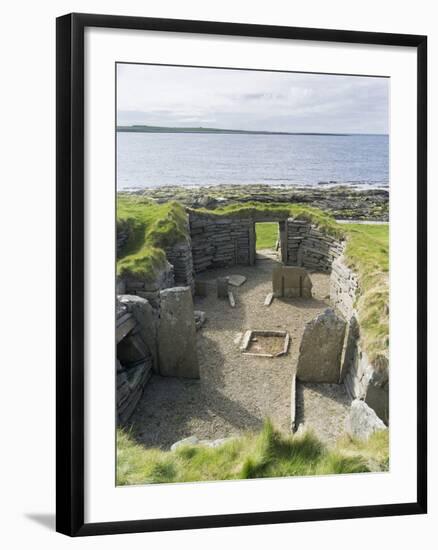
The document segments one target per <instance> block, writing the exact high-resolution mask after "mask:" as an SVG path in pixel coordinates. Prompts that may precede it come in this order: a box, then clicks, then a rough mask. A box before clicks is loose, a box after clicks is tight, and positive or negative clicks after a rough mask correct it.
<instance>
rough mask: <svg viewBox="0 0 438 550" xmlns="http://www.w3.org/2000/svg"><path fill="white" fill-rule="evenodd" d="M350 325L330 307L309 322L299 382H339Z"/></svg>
mask: <svg viewBox="0 0 438 550" xmlns="http://www.w3.org/2000/svg"><path fill="white" fill-rule="evenodd" d="M346 324H347V323H346V322H345V321H344V319H342V318H341V317H338V315H336V313H335V312H334V311H333V310H332V309H330V308H328V309H326V310H325V311H324V313H321V314H320V315H318V317H315V319H312V321H309V322H308V323H307V325H306V328H305V329H304V334H303V339H302V340H301V345H300V354H299V357H298V366H297V378H298V380H301V381H302V382H327V383H332V384H338V383H339V381H340V374H341V356H342V348H343V345H344V336H345V327H346Z"/></svg>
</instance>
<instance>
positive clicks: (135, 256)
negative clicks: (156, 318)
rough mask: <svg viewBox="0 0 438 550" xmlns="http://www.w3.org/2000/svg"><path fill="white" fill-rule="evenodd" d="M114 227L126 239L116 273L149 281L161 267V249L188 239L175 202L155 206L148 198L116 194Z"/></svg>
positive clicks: (182, 212)
mask: <svg viewBox="0 0 438 550" xmlns="http://www.w3.org/2000/svg"><path fill="white" fill-rule="evenodd" d="M117 224H118V227H120V228H123V229H125V230H127V231H128V234H129V238H128V241H127V243H126V244H125V246H124V248H123V250H122V254H121V256H120V258H119V259H118V261H117V273H118V274H119V275H122V276H123V275H127V276H130V277H137V278H142V279H151V278H153V277H154V275H155V273H156V272H157V271H158V270H159V269H160V268H161V267H162V266H163V265H164V263H165V261H166V254H165V252H164V249H165V248H166V247H168V246H171V245H172V244H175V243H177V242H179V241H182V240H184V239H186V238H187V236H188V227H187V214H186V212H185V210H184V208H183V207H182V206H181V205H180V204H179V203H177V202H174V201H172V202H167V203H163V204H158V203H156V202H154V201H151V200H150V199H146V198H144V197H138V196H132V195H131V196H129V195H123V194H119V195H118V197H117Z"/></svg>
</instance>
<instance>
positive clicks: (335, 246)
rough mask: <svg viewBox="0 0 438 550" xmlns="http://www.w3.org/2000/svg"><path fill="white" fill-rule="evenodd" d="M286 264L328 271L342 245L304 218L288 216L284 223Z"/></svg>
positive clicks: (340, 251) (339, 252)
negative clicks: (298, 218) (297, 218)
mask: <svg viewBox="0 0 438 550" xmlns="http://www.w3.org/2000/svg"><path fill="white" fill-rule="evenodd" d="M285 239H286V241H287V256H286V258H285V259H284V260H283V261H284V262H285V263H286V264H287V265H297V266H301V267H305V268H306V269H309V270H311V271H322V272H330V271H331V269H332V263H333V261H334V260H335V259H336V258H337V257H338V256H339V255H340V254H341V253H342V249H343V245H342V242H340V241H339V240H338V239H336V238H335V237H331V236H330V235H325V234H324V233H322V232H321V231H319V230H318V229H316V227H314V226H313V225H312V224H310V223H309V222H307V221H304V220H295V219H294V218H289V219H288V220H287V223H286V235H285Z"/></svg>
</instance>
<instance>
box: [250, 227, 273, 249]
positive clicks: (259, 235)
mask: <svg viewBox="0 0 438 550" xmlns="http://www.w3.org/2000/svg"><path fill="white" fill-rule="evenodd" d="M255 229H256V248H257V250H262V249H264V248H275V244H276V242H277V239H278V223H271V222H263V223H256V225H255Z"/></svg>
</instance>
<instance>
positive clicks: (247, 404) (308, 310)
mask: <svg viewBox="0 0 438 550" xmlns="http://www.w3.org/2000/svg"><path fill="white" fill-rule="evenodd" d="M275 265H276V262H275V259H273V257H272V253H271V254H265V255H262V256H258V260H257V264H256V266H255V267H249V266H236V267H235V268H227V269H216V270H209V271H207V272H204V273H202V274H201V276H200V277H199V278H202V279H204V280H207V281H210V287H209V292H208V296H207V297H205V298H198V297H196V298H195V309H198V310H202V311H205V313H206V315H207V321H206V323H205V325H204V326H203V328H202V329H201V330H200V331H198V333H197V334H198V336H197V339H198V342H197V343H198V354H199V359H200V370H201V378H200V380H182V379H175V378H162V377H159V376H153V377H152V379H151V381H150V382H149V383H148V385H147V387H146V390H145V393H144V395H143V397H142V399H141V401H140V404H139V406H138V407H137V410H136V412H135V414H134V416H133V419H132V423H133V427H134V434H135V436H136V438H137V440H138V441H139V442H141V443H143V444H144V445H145V446H148V447H149V446H155V447H161V448H163V449H167V448H169V447H170V445H171V444H172V443H174V442H175V441H178V440H179V439H182V438H185V437H188V436H190V435H196V436H197V437H198V438H199V439H217V438H222V437H229V436H232V435H238V434H239V433H241V432H243V431H247V430H258V429H259V428H260V427H261V426H262V423H263V419H264V418H266V417H269V418H271V420H272V421H273V422H274V424H275V425H276V426H277V427H278V428H280V429H281V430H283V431H285V432H289V430H290V387H291V379H292V374H293V372H294V370H295V368H296V361H297V357H298V349H299V344H300V341H301V336H302V332H303V330H304V325H305V323H306V322H307V321H309V320H310V319H313V318H314V317H315V316H316V315H318V314H319V313H320V312H321V311H323V310H324V309H325V308H326V307H327V305H328V294H329V277H328V276H327V275H323V274H319V273H318V274H311V279H312V282H313V295H314V297H313V298H312V299H306V298H295V299H287V300H286V299H274V301H273V302H272V304H271V305H270V306H269V307H266V306H264V300H265V297H266V295H267V294H268V293H269V292H271V291H272V283H271V273H272V269H273V267H275ZM231 274H240V275H245V276H246V277H247V281H246V282H245V283H244V284H243V285H242V286H241V287H238V288H234V287H233V288H232V292H233V294H234V297H235V299H236V307H235V308H234V309H233V308H231V307H230V305H229V303H228V300H219V299H217V298H216V286H215V280H216V277H219V276H225V275H231ZM248 329H259V330H262V329H265V330H270V329H271V330H287V331H288V332H289V334H290V337H291V342H290V346H289V352H288V354H287V355H286V356H283V357H276V358H272V359H271V358H265V357H252V356H243V355H242V354H241V352H240V350H239V343H238V340H239V337H240V335H241V334H242V333H244V332H245V331H246V330H248ZM312 391H313V390H312ZM315 391H316V390H315ZM316 393H317V394H318V392H316ZM309 395H310V396H311V401H309V403H315V406H317V409H318V410H319V413H318V410H315V411H314V413H315V414H316V415H317V416H318V414H320V415H322V416H323V417H324V422H325V420H327V418H326V414H325V412H324V411H321V406H324V407H326V406H327V405H328V404H329V405H330V407H331V408H330V410H332V408H333V411H334V413H335V418H334V419H333V423H334V424H336V423H337V420H336V418H338V417H339V415H340V414H341V413H342V414H343V405H339V407H338V408H336V406H335V404H336V405H337V401H336V399H331V398H330V397H328V396H326V395H323V394H321V393H320V394H318V399H316V398H315V397H314V395H313V393H310V394H309ZM303 396H304V397H305V396H306V391H305V392H304V394H303ZM302 402H303V399H301V404H302ZM341 402H342V400H341ZM309 406H310V408H311V409H312V407H313V405H309ZM338 409H339V410H338ZM300 411H301V412H300V414H301V421H302V420H303V419H304V420H305V422H306V424H307V418H308V419H309V421H310V420H311V419H313V413H311V412H309V411H308V410H307V408H306V407H303V406H302V407H301V409H300ZM342 414H341V416H342ZM298 421H300V418H298ZM321 422H322V421H321ZM321 422H319V423H316V422H314V420H312V423H313V424H315V425H316V428H317V431H318V432H319V431H321V428H323V429H322V431H324V427H323V426H322V425H321ZM330 426H331V424H330ZM336 429H337V428H335V427H333V428H332V427H330V429H329V430H328V431H329V439H330V437H331V436H330V434H331V433H332V432H335V431H336Z"/></svg>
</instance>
